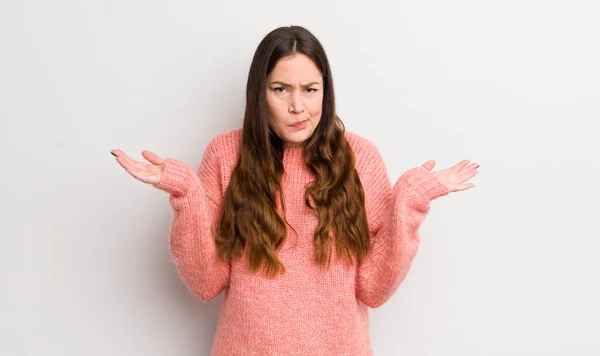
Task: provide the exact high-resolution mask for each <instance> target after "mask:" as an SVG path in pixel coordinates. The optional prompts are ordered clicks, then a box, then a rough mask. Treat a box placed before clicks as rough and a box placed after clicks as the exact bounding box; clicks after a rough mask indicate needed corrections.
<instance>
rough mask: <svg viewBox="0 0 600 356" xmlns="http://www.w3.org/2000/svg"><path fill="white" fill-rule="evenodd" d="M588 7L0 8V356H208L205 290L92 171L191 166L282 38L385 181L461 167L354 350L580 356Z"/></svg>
mask: <svg viewBox="0 0 600 356" xmlns="http://www.w3.org/2000/svg"><path fill="white" fill-rule="evenodd" d="M594 6H595V4H593V2H592V1H589V2H583V1H567V0H563V1H549V0H546V1H541V0H539V1H533V0H527V1H524V0H520V1H507V0H496V1H491V0H490V1H465V0H461V1H453V2H447V1H433V0H427V1H419V2H414V1H413V2H409V1H403V2H395V3H392V2H391V1H390V2H380V1H369V2H362V1H361V2H349V1H343V2H342V1H337V2H333V1H302V2H281V1H277V2H276V1H272V2H271V1H259V2H255V1H237V2H216V1H214V2H201V1H184V0H179V1H177V0H176V1H168V2H167V1H141V0H128V1H82V0H78V1H75V0H71V1H68V0H62V1H53V2H49V1H41V0H38V1H33V0H3V1H2V2H1V3H0V51H1V52H0V118H1V119H2V129H1V130H0V132H1V133H0V139H1V143H0V144H1V145H2V146H1V149H2V151H1V152H2V163H1V167H2V168H1V169H2V174H1V175H0V176H1V177H0V179H1V186H2V214H1V219H2V232H3V235H2V242H3V246H2V248H1V249H0V261H1V262H0V263H1V267H2V268H1V269H0V288H1V293H0V354H2V355H7V356H8V355H11V356H12V355H89V356H92V355H152V356H158V355H189V356H191V355H207V354H208V353H209V350H210V347H211V342H212V337H213V334H214V332H215V328H216V322H217V315H218V312H219V308H220V303H221V298H222V297H221V296H219V297H218V298H217V299H215V300H213V301H210V302H208V303H203V302H202V301H200V300H198V299H195V298H194V297H193V296H192V295H191V294H189V293H188V292H187V290H186V288H185V286H184V285H183V284H182V283H181V282H180V281H179V279H178V278H177V275H176V272H175V270H174V266H173V265H172V264H171V262H169V255H168V249H167V241H168V232H169V226H170V223H171V218H172V210H171V208H170V206H169V204H168V196H167V194H166V193H164V192H162V191H159V190H157V189H154V188H152V187H150V186H147V185H144V184H143V183H141V182H138V181H136V180H135V179H133V178H132V177H131V176H129V175H128V174H127V173H126V172H125V171H124V170H123V169H122V168H121V167H120V166H119V165H118V164H117V163H116V162H115V160H114V159H113V156H111V155H110V150H111V149H113V148H121V149H123V150H124V151H125V152H127V153H129V154H130V155H132V156H133V157H135V158H136V159H139V160H143V159H142V157H141V155H140V153H141V151H142V150H143V149H150V150H153V151H155V152H156V153H158V154H160V155H163V156H166V157H175V158H178V159H181V160H183V161H185V162H187V163H189V164H190V165H193V166H195V167H196V166H197V165H198V163H199V161H200V158H201V156H202V152H203V150H204V148H205V146H206V144H207V143H208V140H209V139H210V138H212V137H213V136H214V135H216V134H217V133H219V132H222V131H225V130H228V129H231V128H234V127H237V126H239V125H241V122H242V118H243V112H244V100H245V96H244V95H245V84H246V78H247V74H248V69H249V66H250V62H251V59H252V55H253V53H254V50H255V49H256V46H257V45H258V43H259V42H260V40H261V39H262V38H263V36H264V35H266V34H267V33H268V32H269V31H270V30H272V29H274V28H276V27H278V26H283V25H290V24H298V25H303V26H305V27H307V28H308V29H309V30H311V31H312V32H313V33H314V34H315V35H316V36H317V37H318V38H319V39H320V40H321V41H322V43H323V45H324V47H325V49H326V52H327V54H328V56H329V59H330V62H331V65H332V68H333V76H334V82H335V88H336V94H337V107H338V113H339V115H340V116H341V118H342V119H343V120H344V121H345V123H346V126H347V128H348V130H351V131H354V132H356V133H358V134H361V135H363V136H365V137H367V138H369V139H372V140H373V141H374V142H375V143H376V144H377V146H378V147H379V149H380V151H381V152H382V154H383V155H384V158H385V160H386V164H387V167H388V171H389V174H390V180H391V181H392V182H395V181H396V179H398V177H399V176H400V174H402V173H403V172H404V171H405V170H407V169H409V168H411V167H414V166H417V165H420V164H422V163H424V162H425V161H427V160H428V159H431V158H433V159H436V160H437V166H436V168H434V170H438V169H443V168H447V167H449V166H451V165H453V164H455V163H457V162H458V161H460V160H461V159H465V158H466V159H471V160H473V161H475V162H477V163H480V164H481V167H480V168H479V171H480V174H479V175H478V176H477V177H475V178H474V179H473V182H474V183H475V184H476V187H475V188H474V189H471V190H468V191H464V192H458V193H452V194H450V195H449V196H446V197H442V198H440V199H439V200H436V201H434V202H433V203H432V208H431V211H430V214H429V216H428V217H427V219H426V220H425V222H424V223H423V225H422V227H421V230H420V231H421V238H422V244H421V247H420V250H419V253H418V254H417V257H416V260H415V262H414V264H413V267H412V270H411V271H410V273H409V274H408V277H407V278H406V280H405V281H404V283H403V284H402V285H401V286H400V288H399V290H398V292H397V293H396V294H395V295H394V296H393V297H392V299H391V300H390V301H389V302H388V303H387V304H385V305H384V306H382V307H381V308H379V309H372V310H371V311H370V317H371V336H372V340H373V348H374V351H375V355H415V356H418V355H462V356H467V355H469V356H476V355H477V356H479V355H490V356H493V355H503V356H504V355H527V356H531V355H578V356H579V355H586V356H587V355H590V356H591V355H598V354H600V341H599V340H598V338H597V336H598V334H599V331H600V326H599V325H600V324H599V320H600V306H599V303H598V302H599V299H600V285H599V283H598V276H597V274H598V271H600V260H599V259H598V258H597V256H598V249H599V248H600V243H599V242H598V239H599V238H600V225H599V222H598V198H599V197H600V188H599V186H600V185H599V181H600V144H599V143H598V139H597V137H598V133H599V132H600V124H598V119H600V117H599V114H600V109H599V107H598V103H599V99H600V89H599V88H600V86H599V83H600V71H599V69H598V63H600V54H599V46H598V35H599V34H600V25H599V23H598V21H597V19H598V16H599V12H598V7H597V6H596V7H594Z"/></svg>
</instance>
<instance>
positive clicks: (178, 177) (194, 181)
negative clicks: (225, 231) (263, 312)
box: [155, 140, 230, 301]
mask: <svg viewBox="0 0 600 356" xmlns="http://www.w3.org/2000/svg"><path fill="white" fill-rule="evenodd" d="M155 187H156V188H159V189H161V190H164V191H166V192H168V193H169V194H170V198H169V202H170V203H171V206H172V207H173V210H174V217H173V222H172V224H171V231H170V236H169V249H170V252H171V255H172V257H173V260H174V263H175V266H176V268H177V273H178V275H179V277H180V278H181V279H182V281H183V282H184V283H185V285H186V286H187V287H188V289H189V291H190V292H191V293H193V294H194V295H195V296H197V297H199V298H200V299H202V300H204V301H207V300H210V299H213V298H215V297H216V296H217V295H219V293H220V292H221V291H222V290H223V289H225V288H226V287H227V286H228V284H229V273H230V263H229V262H225V261H222V260H220V259H219V258H218V256H217V248H216V244H215V241H214V236H213V235H212V231H211V229H215V228H216V226H217V223H218V218H219V213H220V209H221V203H222V193H221V192H222V190H221V179H220V161H219V158H218V156H217V150H216V147H215V145H214V140H213V141H211V142H210V143H209V145H208V146H207V148H206V150H205V151H204V154H203V158H202V162H201V163H200V168H199V169H198V171H194V169H193V168H191V167H190V166H188V165H187V164H185V163H183V162H180V161H178V160H174V159H167V160H166V162H165V167H164V171H163V174H162V177H161V179H160V182H159V183H158V184H156V185H155Z"/></svg>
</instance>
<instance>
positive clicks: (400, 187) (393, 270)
mask: <svg viewBox="0 0 600 356" xmlns="http://www.w3.org/2000/svg"><path fill="white" fill-rule="evenodd" d="M367 148H368V149H366V150H365V151H366V153H365V154H364V157H363V160H364V161H363V162H362V165H363V167H362V169H361V170H362V171H363V172H365V173H364V174H363V177H362V178H361V180H362V182H363V189H364V191H365V209H366V212H367V220H368V224H369V231H370V238H371V247H372V250H371V252H370V253H369V254H368V256H367V258H366V259H365V260H363V261H362V262H361V263H359V265H358V271H357V281H356V295H357V297H358V299H359V300H360V301H362V302H363V303H364V304H365V305H367V306H369V307H371V308H377V307H379V306H381V305H382V304H383V303H385V302H386V301H387V300H389V299H390V297H391V296H392V295H393V294H394V292H395V291H396V290H397V289H398V287H399V285H400V283H401V282H402V281H403V280H404V277H406V274H407V273H408V270H409V269H410V266H411V263H412V260H413V258H414V257H415V254H416V252H417V248H418V246H419V233H418V229H419V226H420V225H421V223H422V222H423V220H424V219H425V217H426V215H427V213H428V211H429V207H430V201H432V200H434V199H436V198H438V197H440V196H443V195H447V194H448V188H447V187H446V186H445V185H444V184H442V183H441V182H440V181H439V180H438V179H437V178H435V177H434V176H432V175H431V174H430V172H429V171H428V170H427V169H426V168H424V167H422V166H419V167H414V168H411V169H409V170H408V171H406V172H405V173H404V174H402V176H401V177H400V178H399V179H398V181H397V182H396V184H394V186H393V187H391V185H390V181H389V178H388V174H387V170H386V168H385V165H384V162H383V159H382V157H381V155H380V153H379V151H378V150H377V148H376V147H375V146H373V145H372V144H369V145H367Z"/></svg>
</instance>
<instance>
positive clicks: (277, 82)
mask: <svg viewBox="0 0 600 356" xmlns="http://www.w3.org/2000/svg"><path fill="white" fill-rule="evenodd" d="M272 84H281V85H283V86H284V87H291V85H290V84H288V83H284V82H282V81H279V80H276V81H274V82H271V85H272ZM314 84H318V85H320V84H321V83H319V82H310V83H308V84H304V85H303V87H309V86H311V85H314Z"/></svg>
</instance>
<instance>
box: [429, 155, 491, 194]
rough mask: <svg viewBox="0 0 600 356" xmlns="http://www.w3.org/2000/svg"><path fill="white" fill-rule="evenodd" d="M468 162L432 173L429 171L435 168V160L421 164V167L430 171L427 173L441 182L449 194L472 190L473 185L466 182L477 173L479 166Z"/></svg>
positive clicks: (464, 161) (466, 160)
mask: <svg viewBox="0 0 600 356" xmlns="http://www.w3.org/2000/svg"><path fill="white" fill-rule="evenodd" d="M469 162H470V160H468V159H465V160H462V161H460V162H459V163H457V164H456V165H454V166H452V167H450V168H446V169H442V170H441V171H433V172H432V171H431V170H432V169H433V167H434V166H435V160H429V161H427V162H425V163H424V164H423V167H425V168H426V169H427V170H428V171H430V172H429V173H431V175H433V176H434V177H436V178H437V179H438V180H439V181H440V182H442V184H444V185H445V186H446V187H448V191H449V192H450V193H451V192H457V191H461V190H465V189H469V188H473V187H474V186H475V184H474V183H466V181H468V180H469V179H471V178H472V177H474V176H475V175H476V174H477V173H479V172H478V171H477V168H479V164H477V163H471V164H469Z"/></svg>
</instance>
